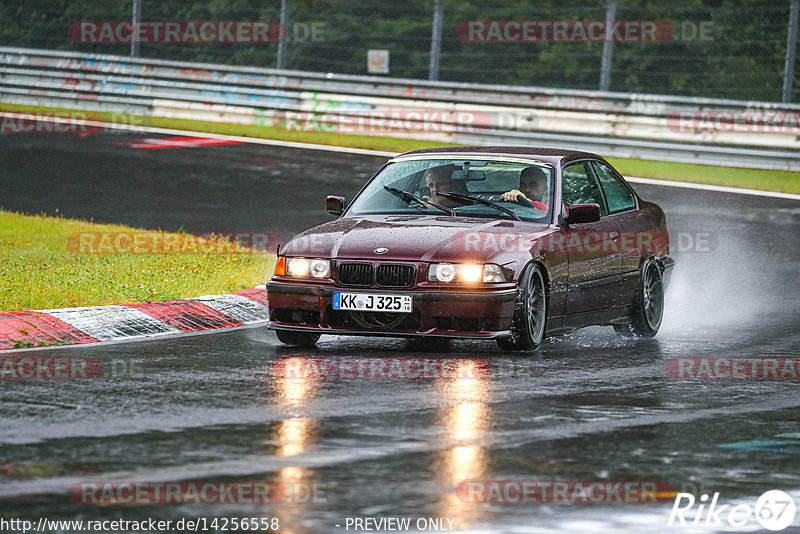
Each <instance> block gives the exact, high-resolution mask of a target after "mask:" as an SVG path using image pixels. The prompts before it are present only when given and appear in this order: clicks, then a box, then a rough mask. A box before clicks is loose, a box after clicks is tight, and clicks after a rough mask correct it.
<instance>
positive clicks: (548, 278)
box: [267, 147, 674, 350]
mask: <svg viewBox="0 0 800 534" xmlns="http://www.w3.org/2000/svg"><path fill="white" fill-rule="evenodd" d="M325 207H326V210H327V211H328V213H331V214H333V215H336V216H338V218H337V220H335V221H332V222H329V223H326V224H322V225H320V226H317V227H315V228H312V229H310V230H308V231H306V232H304V233H302V234H300V235H298V236H296V237H295V238H293V239H292V240H291V241H289V242H288V243H287V244H286V246H285V247H284V248H283V250H281V251H280V253H279V257H278V262H277V264H276V268H275V274H274V276H273V277H272V279H271V280H270V281H269V282H268V284H267V291H268V298H269V313H270V322H269V328H271V329H272V330H275V333H276V334H277V336H278V339H279V340H280V341H282V342H283V343H286V344H291V345H304V346H310V345H313V344H314V343H316V341H317V340H318V339H319V337H320V335H321V334H346V335H369V336H440V337H450V338H487V339H496V340H497V343H498V345H499V346H500V347H501V348H502V349H507V350H522V349H532V348H536V347H537V346H538V345H539V344H540V343H541V341H542V339H543V338H544V337H546V336H551V335H557V334H560V333H566V332H570V331H572V330H574V329H576V328H580V327H584V326H589V325H613V327H614V329H615V330H616V331H617V332H618V333H619V334H620V335H622V336H644V337H649V336H654V335H655V334H656V333H657V332H658V329H659V326H660V325H661V319H662V314H663V308H664V288H665V285H666V281H667V277H668V275H669V273H670V270H671V269H672V267H673V265H674V262H673V260H672V259H671V258H670V257H669V256H668V253H669V236H668V234H667V223H666V220H665V217H664V212H663V211H662V210H661V208H659V207H658V206H657V205H655V204H652V203H650V202H646V201H644V200H642V199H640V198H639V196H638V195H637V194H636V192H635V191H633V189H631V188H630V187H629V186H628V184H627V183H626V182H625V180H624V179H623V178H622V177H621V176H620V174H619V173H618V172H617V171H616V170H614V168H613V167H611V165H609V163H608V162H606V161H605V160H604V159H603V158H601V157H600V156H597V155H594V154H589V153H585V152H575V151H568V150H554V149H544V148H529V147H449V148H433V149H427V150H416V151H413V152H407V153H405V154H402V155H400V156H397V157H395V158H394V159H392V160H390V161H389V162H388V163H386V165H385V166H384V167H383V168H382V169H381V170H380V171H379V172H378V173H377V174H376V175H375V176H374V177H373V178H372V179H371V180H370V181H369V182H368V183H367V184H366V185H365V186H364V187H363V188H362V190H361V191H360V192H359V193H358V194H357V195H356V197H355V199H353V201H352V202H350V203H348V202H347V201H346V199H344V198H342V197H335V196H329V197H328V198H327V200H326V202H325Z"/></svg>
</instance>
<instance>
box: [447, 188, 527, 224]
mask: <svg viewBox="0 0 800 534" xmlns="http://www.w3.org/2000/svg"><path fill="white" fill-rule="evenodd" d="M436 194H437V195H441V196H443V197H446V198H455V199H456V200H471V201H472V202H477V203H478V204H483V205H484V206H491V207H493V208H495V209H498V210H500V211H502V212H503V213H507V214H508V215H511V216H512V217H514V218H515V219H516V220H518V221H522V219H520V218H519V215H517V214H516V213H514V212H513V211H511V210H510V209H508V208H506V207H504V206H501V205H500V204H498V203H497V202H492V201H491V200H485V199H482V198H476V197H471V196H469V195H462V194H461V193H436Z"/></svg>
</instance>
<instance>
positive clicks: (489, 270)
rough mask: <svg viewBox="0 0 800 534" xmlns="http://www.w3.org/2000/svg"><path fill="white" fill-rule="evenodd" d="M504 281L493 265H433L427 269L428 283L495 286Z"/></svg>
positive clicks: (497, 267) (497, 268)
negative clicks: (480, 283)
mask: <svg viewBox="0 0 800 534" xmlns="http://www.w3.org/2000/svg"><path fill="white" fill-rule="evenodd" d="M505 281H506V276H505V275H504V274H503V270H502V269H501V268H500V266H499V265H495V264H493V263H487V264H486V265H482V264H479V263H433V264H431V266H430V269H428V282H439V283H450V282H456V283H459V282H460V283H464V284H475V283H478V282H484V283H487V284H496V283H500V282H505Z"/></svg>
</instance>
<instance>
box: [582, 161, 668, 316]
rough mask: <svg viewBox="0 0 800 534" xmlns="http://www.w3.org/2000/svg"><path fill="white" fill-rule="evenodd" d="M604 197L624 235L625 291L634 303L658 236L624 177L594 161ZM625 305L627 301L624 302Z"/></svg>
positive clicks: (622, 271) (621, 233)
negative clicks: (646, 260) (642, 270)
mask: <svg viewBox="0 0 800 534" xmlns="http://www.w3.org/2000/svg"><path fill="white" fill-rule="evenodd" d="M592 168H593V169H594V171H595V174H596V176H597V179H598V182H599V183H600V188H601V189H602V192H603V197H604V198H605V199H606V205H607V207H608V213H609V218H611V219H614V220H615V222H616V224H617V228H618V230H619V234H620V241H619V242H620V256H621V262H622V268H621V271H620V275H621V281H620V285H621V288H620V289H621V291H622V294H623V295H627V299H626V302H630V299H631V298H632V297H633V293H634V292H635V291H636V287H637V284H638V282H639V269H640V266H641V261H642V257H643V256H644V255H646V254H645V253H646V249H648V248H652V246H653V243H654V241H655V240H656V239H659V238H660V237H663V236H658V235H654V234H653V231H652V229H651V222H650V221H649V220H648V219H647V217H646V216H645V215H644V214H643V213H641V212H640V211H639V210H638V205H637V200H636V196H635V195H634V194H633V191H631V189H630V187H628V185H627V184H626V183H625V182H624V181H623V179H622V177H621V176H620V175H619V174H618V173H617V172H616V171H615V170H614V169H613V168H612V167H611V166H610V165H607V164H605V163H603V162H601V161H592ZM622 305H625V302H623V303H622Z"/></svg>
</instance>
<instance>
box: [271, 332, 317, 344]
mask: <svg viewBox="0 0 800 534" xmlns="http://www.w3.org/2000/svg"><path fill="white" fill-rule="evenodd" d="M275 335H276V336H278V341H280V342H281V343H283V344H284V345H292V346H294V347H313V346H314V345H315V344H316V343H317V341H319V336H320V334H311V333H309V332H293V331H291V330H275Z"/></svg>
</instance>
